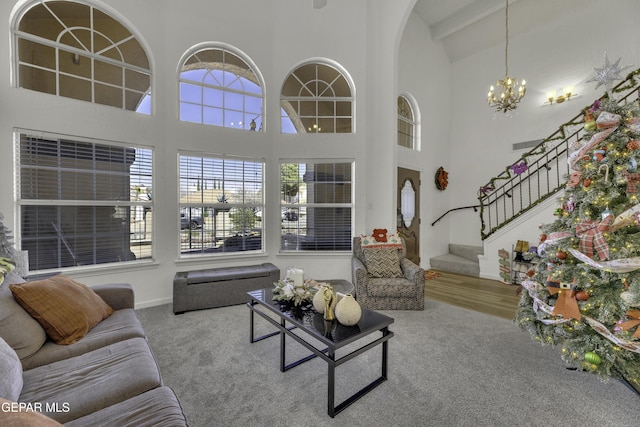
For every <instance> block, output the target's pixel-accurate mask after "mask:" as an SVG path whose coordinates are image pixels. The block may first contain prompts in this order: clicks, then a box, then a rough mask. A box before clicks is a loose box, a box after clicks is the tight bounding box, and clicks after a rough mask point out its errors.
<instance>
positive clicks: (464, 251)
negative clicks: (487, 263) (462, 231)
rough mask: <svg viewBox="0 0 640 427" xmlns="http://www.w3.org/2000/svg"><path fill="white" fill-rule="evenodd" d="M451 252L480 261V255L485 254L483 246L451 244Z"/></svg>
mask: <svg viewBox="0 0 640 427" xmlns="http://www.w3.org/2000/svg"><path fill="white" fill-rule="evenodd" d="M449 253H450V254H453V255H457V256H459V257H462V258H465V259H468V260H469V261H473V262H475V263H478V255H483V254H484V249H483V247H482V246H470V245H457V244H449Z"/></svg>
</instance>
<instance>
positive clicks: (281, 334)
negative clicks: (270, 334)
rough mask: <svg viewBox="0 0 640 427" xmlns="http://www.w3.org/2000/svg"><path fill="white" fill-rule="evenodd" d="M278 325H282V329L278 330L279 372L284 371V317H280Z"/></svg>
mask: <svg viewBox="0 0 640 427" xmlns="http://www.w3.org/2000/svg"><path fill="white" fill-rule="evenodd" d="M280 326H282V329H281V330H280V372H284V371H285V359H286V354H285V344H286V343H285V337H286V334H285V333H284V328H285V320H284V319H280Z"/></svg>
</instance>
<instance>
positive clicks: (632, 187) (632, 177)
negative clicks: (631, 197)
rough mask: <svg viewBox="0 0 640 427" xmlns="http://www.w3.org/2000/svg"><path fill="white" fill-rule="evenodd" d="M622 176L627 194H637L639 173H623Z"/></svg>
mask: <svg viewBox="0 0 640 427" xmlns="http://www.w3.org/2000/svg"><path fill="white" fill-rule="evenodd" d="M622 175H623V176H624V177H625V178H626V180H627V194H637V193H638V187H637V184H638V181H640V173H629V171H623V172H622Z"/></svg>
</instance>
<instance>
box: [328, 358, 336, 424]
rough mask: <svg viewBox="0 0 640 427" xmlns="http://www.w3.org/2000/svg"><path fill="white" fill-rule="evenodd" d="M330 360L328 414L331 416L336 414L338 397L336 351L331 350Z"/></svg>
mask: <svg viewBox="0 0 640 427" xmlns="http://www.w3.org/2000/svg"><path fill="white" fill-rule="evenodd" d="M327 356H328V357H329V359H330V360H329V361H328V362H327V414H329V416H330V417H331V418H333V417H334V416H335V415H336V408H335V399H336V364H335V352H334V351H333V350H329V352H328V353H327Z"/></svg>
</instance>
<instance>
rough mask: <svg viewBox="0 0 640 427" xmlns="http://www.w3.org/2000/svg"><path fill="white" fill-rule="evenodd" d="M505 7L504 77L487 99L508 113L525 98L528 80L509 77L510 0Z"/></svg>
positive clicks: (490, 103)
mask: <svg viewBox="0 0 640 427" xmlns="http://www.w3.org/2000/svg"><path fill="white" fill-rule="evenodd" d="M506 1H507V6H506V7H505V15H506V18H505V40H506V42H505V45H504V68H505V72H504V79H502V80H498V81H497V83H496V87H495V88H494V87H493V86H491V87H490V88H489V95H488V98H487V101H488V103H489V106H490V107H493V108H495V109H496V111H502V112H503V113H506V112H507V111H510V110H515V109H516V107H517V106H518V105H517V104H518V103H519V102H520V101H521V100H522V98H524V94H525V92H526V91H527V87H526V85H527V82H526V81H525V80H524V79H522V83H518V79H517V78H515V77H509V63H508V52H509V0H506Z"/></svg>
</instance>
